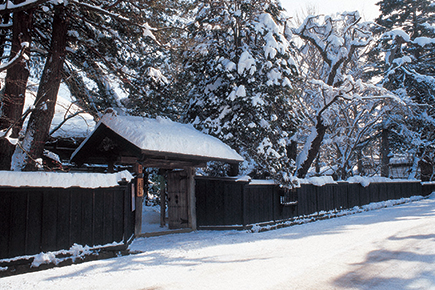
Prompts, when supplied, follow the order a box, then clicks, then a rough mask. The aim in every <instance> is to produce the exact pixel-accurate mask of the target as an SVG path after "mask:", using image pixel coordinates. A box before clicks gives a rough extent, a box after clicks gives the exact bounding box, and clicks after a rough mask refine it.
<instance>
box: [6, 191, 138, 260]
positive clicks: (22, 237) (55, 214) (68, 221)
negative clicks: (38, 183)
mask: <svg viewBox="0 0 435 290" xmlns="http://www.w3.org/2000/svg"><path fill="white" fill-rule="evenodd" d="M128 188H129V187H128V186H127V185H126V186H119V187H114V188H98V189H83V188H67V189H63V188H8V187H1V188H0V199H1V200H2V202H1V203H0V233H1V235H0V259H4V258H11V257H16V256H23V255H34V254H38V253H40V252H47V251H56V250H60V249H69V248H70V247H71V246H72V245H73V244H74V243H77V244H80V245H88V246H97V245H105V244H108V243H112V242H124V243H126V242H127V239H128V238H130V237H131V236H132V234H133V230H134V213H132V211H131V210H132V208H131V200H132V199H131V193H130V191H129V190H128Z"/></svg>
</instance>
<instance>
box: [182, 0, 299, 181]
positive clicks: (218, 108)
mask: <svg viewBox="0 0 435 290" xmlns="http://www.w3.org/2000/svg"><path fill="white" fill-rule="evenodd" d="M197 11H198V12H197V16H196V18H195V20H194V21H193V23H192V24H191V25H190V26H189V27H188V29H189V38H190V39H192V43H191V44H190V49H189V50H186V51H185V52H184V54H183V57H184V63H185V67H184V73H183V75H182V76H181V77H180V81H182V82H183V84H185V86H186V89H187V90H188V96H189V98H190V107H189V110H188V115H187V120H188V121H190V122H193V123H194V125H195V126H197V127H198V128H200V129H202V130H203V131H204V132H206V133H208V134H211V135H214V136H217V137H218V138H220V139H221V140H223V141H224V142H226V143H227V144H228V145H230V146H231V147H232V148H234V149H236V150H237V151H238V152H239V153H240V154H242V155H243V156H244V157H245V159H246V160H247V161H248V163H250V164H251V165H252V166H253V168H250V169H252V172H251V174H257V175H262V176H265V175H268V174H270V175H271V176H272V177H273V178H275V179H282V178H283V177H285V176H286V175H287V174H289V173H290V172H291V171H292V169H293V164H292V163H291V162H290V161H289V159H288V158H287V148H286V147H287V143H288V140H289V138H290V137H291V136H292V135H293V133H294V130H295V126H296V122H297V120H295V119H294V118H293V117H294V115H293V114H292V111H293V109H294V100H293V96H294V94H295V93H294V91H293V88H292V81H293V79H294V78H295V76H296V75H297V70H296V67H295V65H294V61H293V59H292V57H291V54H290V53H291V45H290V43H289V38H290V36H291V35H290V33H289V30H288V29H287V27H286V22H285V19H284V18H283V16H282V14H281V13H282V8H281V6H280V5H279V4H278V3H277V2H276V1H255V2H254V1H240V0H239V1H206V2H203V3H201V4H200V5H199V7H198V8H197Z"/></svg>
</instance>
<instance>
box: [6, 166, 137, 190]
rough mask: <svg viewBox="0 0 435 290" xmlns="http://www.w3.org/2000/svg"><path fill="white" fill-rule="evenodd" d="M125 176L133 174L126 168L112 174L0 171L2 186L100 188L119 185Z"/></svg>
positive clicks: (131, 177) (129, 176) (130, 177)
mask: <svg viewBox="0 0 435 290" xmlns="http://www.w3.org/2000/svg"><path fill="white" fill-rule="evenodd" d="M124 178H125V179H126V180H127V181H131V180H132V179H133V176H132V175H131V173H130V172H128V171H126V170H125V171H121V172H117V173H112V174H103V173H58V172H19V171H0V186H11V187H23V186H29V187H56V188H68V187H73V186H77V187H82V188H98V187H113V186H117V185H118V181H121V180H122V179H124Z"/></svg>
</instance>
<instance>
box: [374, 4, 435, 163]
mask: <svg viewBox="0 0 435 290" xmlns="http://www.w3.org/2000/svg"><path fill="white" fill-rule="evenodd" d="M378 5H379V7H380V11H381V15H380V16H379V18H377V19H376V22H377V23H378V24H379V25H380V28H378V29H377V30H376V33H378V34H379V35H380V42H379V45H378V49H377V50H375V51H374V53H373V54H374V57H373V59H374V60H375V70H374V71H375V73H378V74H381V75H382V76H383V79H382V81H381V84H382V85H383V86H384V87H386V88H387V89H389V90H391V91H392V92H394V93H396V94H397V95H399V96H400V97H401V98H402V99H407V98H409V99H410V100H412V101H413V102H415V103H417V104H418V106H416V107H415V110H414V113H413V114H412V115H410V116H406V118H403V119H402V120H401V121H400V122H395V123H390V125H389V126H390V127H391V132H392V134H391V141H392V142H391V144H392V146H393V147H394V148H395V149H396V151H397V152H404V151H406V152H412V153H413V154H414V155H415V158H416V159H418V160H428V159H429V160H433V158H434V156H433V154H434V150H435V147H434V140H435V134H434V133H433V132H434V129H435V122H434V117H435V106H434V104H435V78H434V77H435V69H434V65H435V58H434V57H435V26H434V25H435V5H434V4H433V1H428V0H421V1H410V0H402V1H399V0H397V1H386V0H384V1H381V2H379V3H378ZM404 128H406V129H404ZM404 132H407V136H409V137H407V138H403V135H404ZM416 162H417V161H416ZM431 166H433V165H431Z"/></svg>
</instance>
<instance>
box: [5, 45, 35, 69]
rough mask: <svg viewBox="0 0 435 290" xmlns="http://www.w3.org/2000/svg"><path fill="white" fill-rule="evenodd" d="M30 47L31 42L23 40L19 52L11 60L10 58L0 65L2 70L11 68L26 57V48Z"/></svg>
mask: <svg viewBox="0 0 435 290" xmlns="http://www.w3.org/2000/svg"><path fill="white" fill-rule="evenodd" d="M28 48H29V43H28V42H22V43H21V49H20V51H18V52H17V54H16V55H15V56H14V57H13V58H12V59H11V60H9V61H8V62H7V63H4V64H1V65H0V72H2V71H5V70H7V69H9V68H10V67H12V66H14V65H15V64H16V63H18V62H20V61H21V60H22V59H23V58H25V59H26V58H27V56H26V54H25V53H26V49H28Z"/></svg>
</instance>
